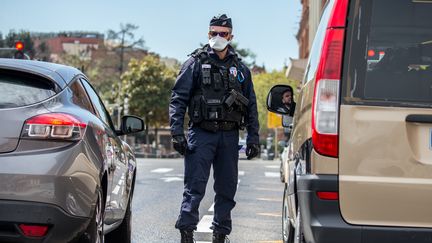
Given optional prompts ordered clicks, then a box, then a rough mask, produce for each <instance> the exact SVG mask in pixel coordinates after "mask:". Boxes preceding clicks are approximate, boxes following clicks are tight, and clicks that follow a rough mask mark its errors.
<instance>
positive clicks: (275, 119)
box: [267, 112, 282, 128]
mask: <svg viewBox="0 0 432 243" xmlns="http://www.w3.org/2000/svg"><path fill="white" fill-rule="evenodd" d="M281 127H282V116H281V115H278V114H276V113H273V112H267V128H281Z"/></svg>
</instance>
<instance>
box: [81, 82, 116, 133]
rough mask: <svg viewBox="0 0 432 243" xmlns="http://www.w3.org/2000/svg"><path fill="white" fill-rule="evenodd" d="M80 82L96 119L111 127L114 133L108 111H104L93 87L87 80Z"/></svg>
mask: <svg viewBox="0 0 432 243" xmlns="http://www.w3.org/2000/svg"><path fill="white" fill-rule="evenodd" d="M81 82H82V83H83V85H84V87H85V89H86V91H87V94H88V95H89V96H90V100H91V101H92V103H93V105H94V108H95V109H96V111H97V113H98V117H99V118H100V119H101V120H102V121H103V122H105V123H106V124H107V125H108V126H110V127H111V129H113V131H114V125H113V123H112V121H111V117H110V116H109V113H108V111H107V110H106V109H105V106H104V104H103V102H102V100H101V99H100V98H99V96H98V94H97V93H96V91H95V90H94V89H93V87H92V86H91V85H90V84H89V83H88V81H87V80H85V79H81Z"/></svg>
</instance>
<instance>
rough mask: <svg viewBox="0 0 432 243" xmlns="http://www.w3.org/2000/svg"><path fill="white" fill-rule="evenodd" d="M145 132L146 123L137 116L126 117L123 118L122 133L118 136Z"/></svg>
mask: <svg viewBox="0 0 432 243" xmlns="http://www.w3.org/2000/svg"><path fill="white" fill-rule="evenodd" d="M143 130H144V121H143V120H142V119H141V118H139V117H136V116H130V115H126V116H123V117H122V120H121V126H120V133H121V134H117V135H127V134H132V133H137V132H141V131H143Z"/></svg>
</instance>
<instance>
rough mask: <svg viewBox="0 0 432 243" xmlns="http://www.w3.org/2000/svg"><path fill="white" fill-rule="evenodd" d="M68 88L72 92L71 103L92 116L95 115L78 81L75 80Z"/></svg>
mask: <svg viewBox="0 0 432 243" xmlns="http://www.w3.org/2000/svg"><path fill="white" fill-rule="evenodd" d="M69 88H70V90H71V91H72V103H74V104H75V105H77V106H79V107H81V108H83V109H85V110H88V111H90V112H91V113H93V114H96V113H95V111H94V109H93V106H92V104H91V102H90V99H89V97H88V96H87V93H86V91H85V90H84V87H83V86H82V84H81V83H80V82H79V80H78V79H77V80H75V81H74V82H73V83H72V84H71V85H70V87H69Z"/></svg>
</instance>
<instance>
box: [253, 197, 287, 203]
mask: <svg viewBox="0 0 432 243" xmlns="http://www.w3.org/2000/svg"><path fill="white" fill-rule="evenodd" d="M257 200H259V201H267V202H282V199H281V198H262V197H259V198H257Z"/></svg>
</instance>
